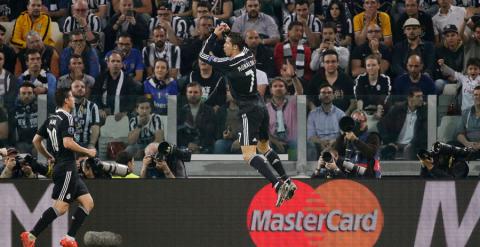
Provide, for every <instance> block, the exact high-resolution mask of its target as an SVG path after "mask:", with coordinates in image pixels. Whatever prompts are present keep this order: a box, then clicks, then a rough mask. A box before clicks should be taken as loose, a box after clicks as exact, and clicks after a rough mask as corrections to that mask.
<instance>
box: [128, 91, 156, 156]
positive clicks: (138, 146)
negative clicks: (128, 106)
mask: <svg viewBox="0 0 480 247" xmlns="http://www.w3.org/2000/svg"><path fill="white" fill-rule="evenodd" d="M135 111H136V115H135V116H134V117H132V118H130V124H129V130H130V132H129V133H128V147H127V148H126V149H125V151H126V152H127V153H129V154H130V155H132V156H134V157H143V156H144V149H145V148H146V147H147V145H148V144H150V143H152V142H163V140H164V133H163V128H162V120H161V119H160V115H158V114H156V113H152V102H151V100H149V99H148V98H146V97H144V96H142V97H139V98H138V99H137V105H136V107H135Z"/></svg>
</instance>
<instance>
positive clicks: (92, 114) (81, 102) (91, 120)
mask: <svg viewBox="0 0 480 247" xmlns="http://www.w3.org/2000/svg"><path fill="white" fill-rule="evenodd" d="M71 86H72V87H71V88H72V95H73V97H75V107H74V108H73V111H72V116H73V118H74V120H75V121H74V124H75V135H74V138H75V142H76V143H78V144H79V145H80V146H82V147H84V148H95V147H96V146H97V142H98V137H99V135H100V113H99V112H98V106H97V104H95V103H93V102H92V101H90V100H88V99H87V96H86V92H87V91H86V89H85V88H86V87H85V82H83V81H82V80H74V81H73V83H72V85H71Z"/></svg>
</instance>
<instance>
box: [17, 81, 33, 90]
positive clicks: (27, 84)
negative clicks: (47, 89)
mask: <svg viewBox="0 0 480 247" xmlns="http://www.w3.org/2000/svg"><path fill="white" fill-rule="evenodd" d="M22 87H30V88H32V89H35V85H33V84H32V83H31V82H24V83H22V85H20V88H22Z"/></svg>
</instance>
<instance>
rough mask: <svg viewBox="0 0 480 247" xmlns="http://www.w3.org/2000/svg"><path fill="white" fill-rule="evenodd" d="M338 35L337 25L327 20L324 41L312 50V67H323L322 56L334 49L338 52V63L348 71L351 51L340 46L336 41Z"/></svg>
mask: <svg viewBox="0 0 480 247" xmlns="http://www.w3.org/2000/svg"><path fill="white" fill-rule="evenodd" d="M336 36H337V30H336V26H335V24H334V23H332V22H327V23H325V25H323V29H322V39H323V40H322V43H320V47H319V48H317V49H315V50H314V51H313V52H312V61H310V64H309V66H310V69H312V71H317V70H318V68H320V67H323V66H324V64H323V63H322V60H323V59H322V56H323V53H324V52H325V51H326V50H334V51H336V52H337V54H338V60H339V61H338V65H339V67H340V68H341V69H342V70H343V71H348V64H349V63H350V51H349V50H348V49H347V48H345V47H343V46H338V45H337V44H336V42H335V40H336Z"/></svg>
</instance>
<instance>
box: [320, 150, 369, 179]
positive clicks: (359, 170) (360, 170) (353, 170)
mask: <svg viewBox="0 0 480 247" xmlns="http://www.w3.org/2000/svg"><path fill="white" fill-rule="evenodd" d="M322 160H323V161H325V163H331V162H333V161H334V160H333V155H332V153H330V152H323V153H322ZM336 163H337V164H339V165H341V166H342V167H343V170H344V171H345V172H346V173H348V174H351V175H353V176H363V175H364V174H365V171H366V170H367V169H366V168H365V167H362V166H358V165H355V164H353V163H352V162H350V161H348V160H346V159H345V160H342V159H339V160H337V162H336ZM336 176H337V174H331V172H330V171H327V177H336Z"/></svg>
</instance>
